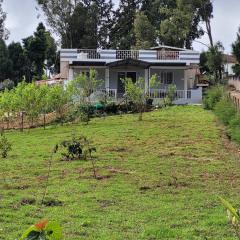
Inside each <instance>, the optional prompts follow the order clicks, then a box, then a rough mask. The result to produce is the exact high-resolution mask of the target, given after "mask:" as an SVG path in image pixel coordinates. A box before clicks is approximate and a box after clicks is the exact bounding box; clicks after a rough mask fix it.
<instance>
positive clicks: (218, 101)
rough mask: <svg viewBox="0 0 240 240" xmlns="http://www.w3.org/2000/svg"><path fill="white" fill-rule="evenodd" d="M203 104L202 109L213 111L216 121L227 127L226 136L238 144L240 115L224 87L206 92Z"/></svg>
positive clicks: (215, 87)
mask: <svg viewBox="0 0 240 240" xmlns="http://www.w3.org/2000/svg"><path fill="white" fill-rule="evenodd" d="M203 103H204V108H205V109H208V110H212V111H214V113H215V114H216V116H217V117H218V119H219V120H220V121H221V122H222V123H223V124H224V125H225V126H226V127H227V134H228V136H229V137H230V138H231V139H232V140H233V141H235V142H237V143H239V144H240V114H239V113H238V111H237V109H236V106H235V105H234V103H233V101H232V100H231V99H230V97H229V95H228V94H227V91H226V90H225V88H224V86H222V85H217V86H213V87H211V88H210V89H209V90H208V91H207V92H206V95H205V97H204V100H203Z"/></svg>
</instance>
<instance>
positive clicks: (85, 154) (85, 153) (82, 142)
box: [60, 135, 96, 161]
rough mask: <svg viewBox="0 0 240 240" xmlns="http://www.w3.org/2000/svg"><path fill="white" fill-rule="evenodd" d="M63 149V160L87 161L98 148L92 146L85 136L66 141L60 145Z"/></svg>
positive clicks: (73, 137)
mask: <svg viewBox="0 0 240 240" xmlns="http://www.w3.org/2000/svg"><path fill="white" fill-rule="evenodd" d="M60 148H61V149H62V152H61V155H62V158H63V160H66V161H72V160H82V159H83V160H87V159H88V158H91V156H92V152H94V151H96V148H95V147H93V146H92V145H91V142H90V141H89V140H88V139H87V138H86V137H84V136H80V137H76V136H75V135H73V136H72V139H71V140H66V141H63V142H61V143H60Z"/></svg>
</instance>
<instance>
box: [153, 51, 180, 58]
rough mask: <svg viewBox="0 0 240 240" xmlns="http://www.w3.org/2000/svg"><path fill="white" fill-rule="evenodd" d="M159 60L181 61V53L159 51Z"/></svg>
mask: <svg viewBox="0 0 240 240" xmlns="http://www.w3.org/2000/svg"><path fill="white" fill-rule="evenodd" d="M157 59H158V60H179V51H158V52H157Z"/></svg>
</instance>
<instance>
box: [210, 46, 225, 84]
mask: <svg viewBox="0 0 240 240" xmlns="http://www.w3.org/2000/svg"><path fill="white" fill-rule="evenodd" d="M223 51H224V47H223V45H222V43H220V42H217V43H216V44H215V45H214V46H213V47H210V48H209V50H208V51H207V53H206V54H207V66H208V68H209V70H210V72H211V73H213V74H214V77H215V82H219V81H220V80H221V79H222V71H223Z"/></svg>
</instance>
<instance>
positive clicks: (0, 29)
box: [0, 0, 9, 40]
mask: <svg viewBox="0 0 240 240" xmlns="http://www.w3.org/2000/svg"><path fill="white" fill-rule="evenodd" d="M2 3H3V0H0V40H1V39H3V40H6V39H8V35H9V31H8V29H7V28H6V26H5V21H6V18H7V14H6V12H4V11H3V9H2Z"/></svg>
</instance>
